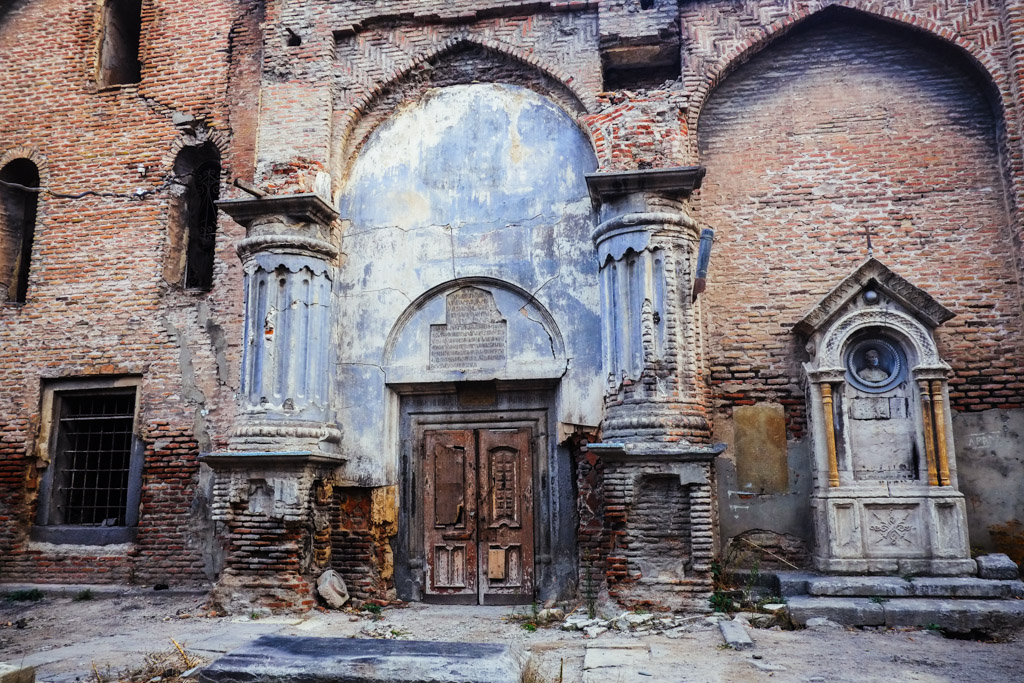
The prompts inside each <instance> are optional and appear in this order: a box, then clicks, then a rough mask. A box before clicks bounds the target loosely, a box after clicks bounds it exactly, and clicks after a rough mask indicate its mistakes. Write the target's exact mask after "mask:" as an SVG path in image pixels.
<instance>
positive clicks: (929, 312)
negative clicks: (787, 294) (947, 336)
mask: <svg viewBox="0 0 1024 683" xmlns="http://www.w3.org/2000/svg"><path fill="white" fill-rule="evenodd" d="M871 286H874V287H877V289H878V290H879V291H882V292H884V293H885V294H887V295H889V296H890V297H892V298H893V299H894V300H896V301H898V302H899V303H900V304H901V305H902V306H904V307H905V308H907V309H908V310H910V311H912V312H913V313H914V315H915V316H916V317H917V318H919V319H920V320H921V321H922V322H923V323H925V324H926V325H928V326H929V327H931V328H932V329H934V328H936V327H938V326H939V325H941V324H942V323H944V322H946V321H947V320H949V319H950V318H952V317H953V316H954V315H956V314H955V313H953V312H952V311H950V310H949V309H948V308H946V307H945V306H943V305H942V304H940V303H939V302H938V301H936V300H935V299H933V298H932V296H931V295H930V294H928V293H927V292H925V291H924V290H922V289H920V288H919V287H916V286H915V285H913V284H911V283H910V282H909V281H907V280H906V279H905V278H903V277H902V276H900V275H897V274H896V273H894V272H893V271H892V270H890V269H889V267H888V266H886V265H885V264H884V263H882V262H881V261H879V260H878V259H875V258H869V259H868V260H867V261H865V262H864V263H863V264H861V266H860V267H859V268H857V270H855V271H854V272H853V273H851V274H850V275H849V276H847V277H846V278H845V279H844V280H843V281H842V282H840V283H839V284H838V285H836V286H835V287H833V288H832V290H831V291H830V292H829V293H828V294H826V295H825V296H824V297H823V298H822V299H821V301H819V302H818V305H817V306H815V307H814V308H813V309H812V310H811V311H810V312H809V313H808V314H807V315H805V316H804V317H803V319H802V320H800V322H798V323H797V324H796V325H794V326H793V330H794V331H795V332H797V333H799V334H802V335H804V336H806V337H809V336H811V335H812V334H814V332H816V331H817V330H819V329H821V328H822V327H823V326H824V325H825V324H826V323H827V322H828V321H829V320H831V319H832V318H833V317H834V316H835V315H836V314H837V313H838V312H839V311H841V310H842V309H843V308H844V307H846V305H847V304H848V303H849V302H850V301H851V300H852V299H853V298H854V297H856V296H857V295H859V294H860V293H861V292H862V291H864V290H865V289H868V288H869V287H871Z"/></svg>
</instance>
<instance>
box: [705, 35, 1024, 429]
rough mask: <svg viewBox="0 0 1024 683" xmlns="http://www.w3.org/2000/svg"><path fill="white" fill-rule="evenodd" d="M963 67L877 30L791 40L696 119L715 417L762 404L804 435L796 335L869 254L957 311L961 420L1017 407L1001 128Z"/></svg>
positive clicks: (943, 342) (1015, 317)
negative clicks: (868, 237)
mask: <svg viewBox="0 0 1024 683" xmlns="http://www.w3.org/2000/svg"><path fill="white" fill-rule="evenodd" d="M982 86H983V81H982V79H981V78H980V77H979V75H978V74H977V72H976V71H974V70H973V69H972V68H971V67H970V66H969V65H967V64H966V63H965V62H964V60H962V59H961V58H958V56H957V55H955V54H952V53H951V52H950V51H948V50H946V51H943V50H942V49H941V46H937V45H934V44H930V43H927V42H922V40H921V39H920V37H918V36H916V35H915V34H912V33H908V32H905V31H900V30H890V29H885V28H883V27H881V26H879V25H877V24H875V25H858V24H857V23H856V22H852V21H849V20H847V21H845V22H844V23H842V24H838V23H828V22H826V23H823V24H820V25H817V26H809V27H806V28H803V29H798V30H797V31H795V32H794V33H793V34H791V35H790V36H787V37H786V38H784V39H783V40H782V41H780V42H779V43H777V44H775V45H773V46H771V47H769V48H768V49H766V50H765V51H764V52H763V53H761V54H759V55H758V56H756V57H755V58H754V59H752V60H751V61H750V62H749V63H748V64H746V65H745V66H743V67H740V68H739V69H738V70H737V71H736V72H735V73H733V74H732V75H731V76H730V77H729V78H728V79H727V80H725V81H724V82H723V84H722V85H721V86H720V87H719V89H718V90H717V91H716V92H715V93H714V94H713V95H712V96H711V98H710V100H709V101H708V103H707V105H706V106H705V108H704V111H703V112H702V114H701V118H700V121H699V124H698V128H699V131H698V138H699V140H700V151H701V158H702V161H703V163H704V164H705V165H706V166H707V167H708V175H707V179H706V181H705V183H704V187H703V189H702V190H701V191H700V196H699V199H698V200H697V202H696V207H697V216H698V218H699V220H701V221H703V222H706V223H707V224H709V225H712V226H714V227H716V228H717V229H718V232H717V235H716V239H717V243H716V247H715V254H714V259H713V265H712V271H713V280H714V281H715V282H717V283H718V286H714V287H712V288H711V289H710V291H709V292H708V296H707V299H706V302H705V308H704V311H705V319H706V322H707V326H708V332H709V347H710V349H709V361H708V362H709V364H710V373H711V385H712V387H713V391H714V395H715V398H716V400H717V402H718V405H719V406H720V407H724V408H725V409H726V411H727V409H728V406H730V405H737V404H744V403H753V402H754V401H761V400H774V401H778V402H780V403H782V404H784V405H786V406H787V413H788V418H789V425H790V433H791V435H792V436H799V435H800V434H802V432H803V429H804V426H803V423H804V416H803V397H802V394H801V389H800V386H799V383H800V380H799V377H800V370H799V365H798V363H799V361H800V359H801V358H802V357H803V350H802V348H801V341H800V340H798V339H797V338H796V337H795V336H794V335H792V334H791V326H792V324H793V323H794V322H795V321H796V320H798V319H799V318H800V317H802V316H803V315H804V313H806V311H808V310H810V309H811V308H812V307H813V306H814V304H815V303H816V302H817V301H818V300H819V299H820V298H821V297H822V296H824V294H825V293H826V292H827V291H828V290H829V289H830V288H831V287H832V286H834V285H835V284H836V283H838V282H839V281H840V280H841V279H842V278H843V277H845V276H846V275H847V274H849V273H850V272H851V271H852V270H853V269H854V268H855V267H856V265H857V264H858V263H860V262H861V261H862V260H863V259H864V258H865V257H866V256H867V252H866V241H865V237H864V232H865V230H866V229H870V231H871V233H872V244H873V245H874V253H875V256H876V257H877V258H880V259H881V260H882V261H884V262H885V263H886V264H888V265H889V266H891V267H892V268H893V269H894V270H895V271H896V272H898V273H900V274H901V275H903V276H904V277H906V278H907V279H909V280H910V281H911V282H913V283H914V284H916V285H917V286H919V287H922V288H923V289H925V290H926V291H928V292H929V293H931V294H932V295H934V296H935V297H936V298H937V299H938V300H939V301H941V302H942V303H943V304H944V305H946V306H948V307H949V308H951V309H952V310H953V311H954V312H955V313H956V314H957V317H956V318H954V319H953V320H952V321H950V322H948V323H946V324H945V325H943V326H942V328H940V330H939V332H938V339H939V344H940V350H941V352H942V354H943V357H944V358H945V359H946V360H947V361H948V362H949V363H950V364H951V365H952V366H953V369H954V376H953V377H952V378H951V380H950V389H951V392H950V399H951V404H952V407H953V408H954V409H956V410H984V409H988V408H993V407H1003V408H1016V407H1020V406H1021V401H1022V396H1024V392H1022V390H1024V383H1022V381H1021V375H1022V369H1024V367H1022V361H1024V353H1022V351H1024V347H1022V338H1021V327H1020V326H1021V320H1020V313H1019V295H1020V293H1019V289H1018V284H1017V274H1016V272H1015V269H1014V264H1013V260H1012V256H1011V254H1012V251H1013V247H1012V241H1011V236H1010V230H1009V225H1008V221H1007V200H1006V194H1005V184H1004V178H1003V177H1002V175H1001V163H1000V154H999V149H998V144H997V142H998V136H997V132H998V131H997V122H996V120H995V118H994V117H993V114H992V104H991V102H990V101H989V99H988V98H987V96H986V93H985V91H984V90H983V87H982Z"/></svg>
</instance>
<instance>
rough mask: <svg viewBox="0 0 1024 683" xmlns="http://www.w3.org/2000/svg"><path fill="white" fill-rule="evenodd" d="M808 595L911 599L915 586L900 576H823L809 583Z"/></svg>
mask: <svg viewBox="0 0 1024 683" xmlns="http://www.w3.org/2000/svg"><path fill="white" fill-rule="evenodd" d="M807 594H808V595H817V596H834V597H846V598H852V597H861V598H870V597H872V596H875V595H877V596H882V597H910V596H912V595H913V594H914V584H913V583H911V582H909V581H904V580H903V579H901V578H899V577H898V576H822V577H818V578H815V579H811V580H810V581H808V582H807Z"/></svg>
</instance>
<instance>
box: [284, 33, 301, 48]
mask: <svg viewBox="0 0 1024 683" xmlns="http://www.w3.org/2000/svg"><path fill="white" fill-rule="evenodd" d="M285 31H287V32H288V47H299V46H300V45H302V36H300V35H299V34H298V33H296V32H295V31H293V30H291V29H290V28H286V29H285Z"/></svg>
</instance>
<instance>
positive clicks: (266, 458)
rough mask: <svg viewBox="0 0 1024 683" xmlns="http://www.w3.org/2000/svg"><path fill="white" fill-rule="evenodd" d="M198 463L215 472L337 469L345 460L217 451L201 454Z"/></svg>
mask: <svg viewBox="0 0 1024 683" xmlns="http://www.w3.org/2000/svg"><path fill="white" fill-rule="evenodd" d="M199 460H200V462H204V463H206V464H207V465H209V466H210V467H212V468H213V469H215V470H220V469H243V470H248V469H251V468H257V467H258V468H297V467H305V466H306V465H307V464H318V465H330V466H332V467H337V466H338V465H341V464H343V463H344V462H345V461H346V460H347V458H345V457H344V456H341V455H335V454H331V453H323V452H318V451H217V452H213V453H201V454H200V455H199Z"/></svg>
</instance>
